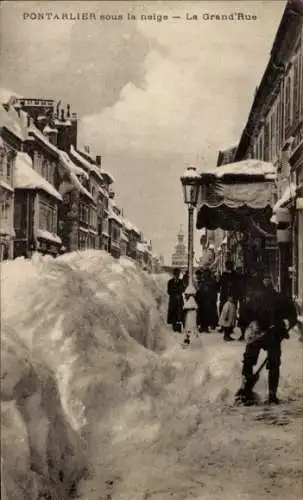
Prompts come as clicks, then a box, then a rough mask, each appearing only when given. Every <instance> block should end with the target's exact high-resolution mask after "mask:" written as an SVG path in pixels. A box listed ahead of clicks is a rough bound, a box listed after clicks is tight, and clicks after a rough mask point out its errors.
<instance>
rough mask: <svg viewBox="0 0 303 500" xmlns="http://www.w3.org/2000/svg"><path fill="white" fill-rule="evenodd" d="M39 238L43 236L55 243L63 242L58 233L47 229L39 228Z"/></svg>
mask: <svg viewBox="0 0 303 500" xmlns="http://www.w3.org/2000/svg"><path fill="white" fill-rule="evenodd" d="M36 234H37V238H43V239H44V240H48V241H52V242H53V243H62V240H61V238H59V236H58V235H57V234H56V233H50V232H49V231H46V230H45V229H37V233H36Z"/></svg>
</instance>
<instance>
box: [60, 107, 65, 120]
mask: <svg viewBox="0 0 303 500" xmlns="http://www.w3.org/2000/svg"><path fill="white" fill-rule="evenodd" d="M60 120H61V121H62V122H64V121H65V117H64V109H61V118H60Z"/></svg>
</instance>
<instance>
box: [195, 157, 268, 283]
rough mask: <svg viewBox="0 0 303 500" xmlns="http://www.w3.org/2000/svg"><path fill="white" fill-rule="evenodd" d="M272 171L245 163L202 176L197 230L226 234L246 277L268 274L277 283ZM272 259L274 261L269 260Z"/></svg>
mask: <svg viewBox="0 0 303 500" xmlns="http://www.w3.org/2000/svg"><path fill="white" fill-rule="evenodd" d="M275 179H276V169H275V167H274V166H273V165H272V164H271V163H268V162H263V161H260V160H252V159H248V160H245V161H241V162H237V163H233V164H227V165H224V166H221V167H220V168H215V169H212V170H211V171H208V172H202V173H201V176H200V179H199V182H200V195H199V201H198V214H197V229H201V228H203V227H205V228H207V229H210V230H214V229H217V228H221V229H223V230H225V231H227V232H228V235H229V236H228V250H229V251H230V258H231V259H232V260H233V261H234V264H235V265H239V266H241V267H242V268H243V270H244V271H245V272H247V273H251V272H255V271H263V272H269V273H270V274H271V275H272V278H273V281H274V282H276V281H277V266H276V254H277V245H276V228H275V225H274V224H273V223H272V222H271V220H270V219H271V216H272V206H273V201H274V196H275V189H276V188H275V182H274V181H275ZM273 257H274V258H273Z"/></svg>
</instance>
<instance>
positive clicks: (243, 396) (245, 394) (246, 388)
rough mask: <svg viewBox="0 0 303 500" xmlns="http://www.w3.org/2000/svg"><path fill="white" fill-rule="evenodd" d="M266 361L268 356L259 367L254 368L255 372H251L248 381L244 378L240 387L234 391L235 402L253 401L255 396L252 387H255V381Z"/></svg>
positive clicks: (246, 402)
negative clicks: (251, 374)
mask: <svg viewBox="0 0 303 500" xmlns="http://www.w3.org/2000/svg"><path fill="white" fill-rule="evenodd" d="M267 361H268V357H267V358H265V359H264V361H263V363H261V365H260V366H259V368H258V369H257V370H256V372H255V373H254V374H253V376H252V377H251V379H249V380H248V381H247V380H246V381H245V382H244V383H243V384H242V387H241V388H240V389H239V390H238V391H237V392H236V395H235V403H237V404H241V403H242V404H253V402H254V401H255V396H254V393H253V388H254V387H255V385H256V383H257V382H258V380H259V376H260V373H261V371H262V370H263V368H264V366H265V365H266V363H267Z"/></svg>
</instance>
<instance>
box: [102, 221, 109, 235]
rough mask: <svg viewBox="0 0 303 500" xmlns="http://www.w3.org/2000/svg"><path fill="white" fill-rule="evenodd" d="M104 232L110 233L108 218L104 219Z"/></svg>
mask: <svg viewBox="0 0 303 500" xmlns="http://www.w3.org/2000/svg"><path fill="white" fill-rule="evenodd" d="M103 232H104V233H107V234H108V219H103Z"/></svg>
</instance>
